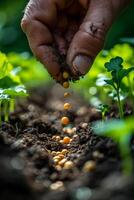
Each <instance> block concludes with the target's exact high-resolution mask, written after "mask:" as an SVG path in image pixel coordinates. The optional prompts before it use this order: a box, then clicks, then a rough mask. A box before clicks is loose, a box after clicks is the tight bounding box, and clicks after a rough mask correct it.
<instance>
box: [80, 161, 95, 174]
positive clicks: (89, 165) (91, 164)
mask: <svg viewBox="0 0 134 200" xmlns="http://www.w3.org/2000/svg"><path fill="white" fill-rule="evenodd" d="M95 169H96V162H95V161H93V160H90V161H87V162H86V163H85V164H84V166H83V169H82V171H83V172H93V171H94V170H95Z"/></svg>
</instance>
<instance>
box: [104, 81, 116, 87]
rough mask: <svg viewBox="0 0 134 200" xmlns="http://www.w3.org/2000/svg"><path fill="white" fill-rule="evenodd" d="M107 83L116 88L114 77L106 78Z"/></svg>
mask: <svg viewBox="0 0 134 200" xmlns="http://www.w3.org/2000/svg"><path fill="white" fill-rule="evenodd" d="M105 82H106V84H108V85H111V86H112V87H114V88H115V85H114V81H113V80H112V79H108V80H105Z"/></svg>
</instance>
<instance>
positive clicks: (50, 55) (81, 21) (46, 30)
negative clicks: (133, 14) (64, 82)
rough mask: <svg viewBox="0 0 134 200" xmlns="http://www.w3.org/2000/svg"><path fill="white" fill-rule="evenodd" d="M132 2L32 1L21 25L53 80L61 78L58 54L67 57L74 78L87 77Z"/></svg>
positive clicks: (111, 0)
mask: <svg viewBox="0 0 134 200" xmlns="http://www.w3.org/2000/svg"><path fill="white" fill-rule="evenodd" d="M129 2H130V1H129V0H30V1H29V3H28V5H27V6H26V9H25V13H24V17H23V19H22V22H21V26H22V29H23V31H24V32H25V33H26V35H27V38H28V41H29V45H30V47H31V50H32V52H33V54H34V55H35V56H36V57H37V58H38V59H39V60H40V62H42V63H43V64H44V65H45V67H46V68H47V70H48V72H49V73H50V74H51V75H52V76H53V78H54V79H56V80H58V81H60V80H61V79H62V78H61V77H62V74H61V66H60V63H58V58H57V55H56V53H55V49H54V45H56V46H57V48H58V50H59V54H61V55H65V56H66V62H67V64H68V66H69V67H70V70H71V72H72V74H74V75H84V74H86V73H87V72H88V70H89V69H90V67H91V65H92V63H93V61H94V59H95V57H96V56H97V54H98V53H99V51H100V50H101V49H102V48H103V45H104V41H105V36H106V33H107V31H108V30H109V28H110V27H111V25H112V23H113V21H114V19H115V18H116V16H117V15H118V13H119V12H120V11H121V10H122V9H123V8H124V7H125V6H126V5H127V4H128V3H129Z"/></svg>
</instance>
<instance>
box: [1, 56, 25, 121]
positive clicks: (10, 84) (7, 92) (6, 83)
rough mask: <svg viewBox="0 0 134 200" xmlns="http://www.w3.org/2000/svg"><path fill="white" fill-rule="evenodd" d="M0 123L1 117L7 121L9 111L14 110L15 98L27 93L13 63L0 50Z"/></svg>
mask: <svg viewBox="0 0 134 200" xmlns="http://www.w3.org/2000/svg"><path fill="white" fill-rule="evenodd" d="M0 71H1V73H0V124H1V121H2V119H1V117H2V115H4V121H8V117H9V112H13V111H14V105H15V99H16V98H17V97H20V98H22V97H26V96H27V95H28V93H27V91H26V88H25V86H24V85H23V84H22V82H21V80H20V78H19V76H18V75H16V73H15V71H14V68H13V65H12V64H11V63H10V62H9V60H8V58H7V57H6V55H5V54H3V53H1V52H0Z"/></svg>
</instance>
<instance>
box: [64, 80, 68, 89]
mask: <svg viewBox="0 0 134 200" xmlns="http://www.w3.org/2000/svg"><path fill="white" fill-rule="evenodd" d="M63 87H64V88H65V89H67V88H69V82H67V81H65V82H64V83H63Z"/></svg>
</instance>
